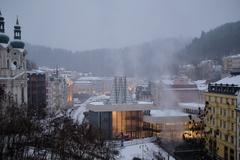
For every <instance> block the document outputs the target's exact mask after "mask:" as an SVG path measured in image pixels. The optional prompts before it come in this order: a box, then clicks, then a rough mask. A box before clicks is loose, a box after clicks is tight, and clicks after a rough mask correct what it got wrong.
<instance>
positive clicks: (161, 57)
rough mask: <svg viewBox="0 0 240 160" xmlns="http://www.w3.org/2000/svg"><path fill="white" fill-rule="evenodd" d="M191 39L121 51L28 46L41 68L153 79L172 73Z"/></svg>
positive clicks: (149, 43)
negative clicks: (57, 67) (57, 68)
mask: <svg viewBox="0 0 240 160" xmlns="http://www.w3.org/2000/svg"><path fill="white" fill-rule="evenodd" d="M191 40H192V39H190V38H188V39H185V38H168V39H156V40H153V41H150V42H146V43H143V44H139V45H136V46H129V47H124V48H119V49H95V50H89V51H81V52H78V51H77V52H72V51H69V50H64V49H53V48H50V47H43V46H37V45H31V44H27V45H26V48H27V50H28V56H27V57H28V59H29V60H31V61H33V62H35V63H36V64H37V65H39V66H48V67H56V66H57V65H59V66H61V67H64V68H66V69H70V70H77V71H79V72H92V73H94V74H96V75H116V74H120V75H121V74H125V75H127V76H141V77H150V78H154V77H153V76H159V75H160V73H162V74H163V73H164V72H167V71H169V70H171V67H172V64H173V59H175V56H176V53H177V52H178V51H179V50H181V49H182V48H184V47H185V46H186V45H187V44H189V43H190V42H191Z"/></svg>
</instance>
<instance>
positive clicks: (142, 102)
mask: <svg viewBox="0 0 240 160" xmlns="http://www.w3.org/2000/svg"><path fill="white" fill-rule="evenodd" d="M137 103H138V104H153V102H148V101H137Z"/></svg>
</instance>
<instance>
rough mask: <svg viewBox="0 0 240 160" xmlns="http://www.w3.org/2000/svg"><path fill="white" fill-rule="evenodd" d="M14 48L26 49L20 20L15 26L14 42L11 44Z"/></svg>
mask: <svg viewBox="0 0 240 160" xmlns="http://www.w3.org/2000/svg"><path fill="white" fill-rule="evenodd" d="M10 46H12V47H13V48H19V49H24V46H25V43H24V42H23V41H21V26H20V25H19V22H18V18H17V21H16V25H15V26H14V40H13V41H11V42H10Z"/></svg>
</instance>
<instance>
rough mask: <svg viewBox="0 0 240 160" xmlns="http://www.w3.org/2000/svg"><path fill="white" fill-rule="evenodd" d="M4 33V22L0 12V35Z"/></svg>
mask: <svg viewBox="0 0 240 160" xmlns="http://www.w3.org/2000/svg"><path fill="white" fill-rule="evenodd" d="M4 32H5V22H4V17H3V16H2V12H1V11H0V33H4Z"/></svg>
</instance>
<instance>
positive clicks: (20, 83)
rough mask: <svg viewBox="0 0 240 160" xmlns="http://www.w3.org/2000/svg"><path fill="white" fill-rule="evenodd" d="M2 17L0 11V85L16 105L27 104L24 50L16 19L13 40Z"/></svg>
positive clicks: (19, 27)
mask: <svg viewBox="0 0 240 160" xmlns="http://www.w3.org/2000/svg"><path fill="white" fill-rule="evenodd" d="M4 25H5V22H4V17H3V16H2V15H1V12H0V86H2V87H3V88H4V90H5V93H7V94H8V95H11V97H12V98H13V100H14V101H15V102H16V103H17V104H18V105H26V104H27V75H26V54H27V52H26V50H25V48H24V46H25V44H24V42H23V41H21V26H20V25H19V22H18V19H17V21H16V25H15V26H14V40H13V41H10V43H9V37H8V36H7V35H6V34H4V32H5V26H4Z"/></svg>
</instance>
